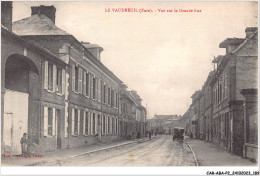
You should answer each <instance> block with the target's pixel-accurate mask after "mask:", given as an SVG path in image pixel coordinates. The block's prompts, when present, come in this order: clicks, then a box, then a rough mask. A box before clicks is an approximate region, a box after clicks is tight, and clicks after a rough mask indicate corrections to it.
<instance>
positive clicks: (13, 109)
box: [2, 90, 29, 155]
mask: <svg viewBox="0 0 260 176" xmlns="http://www.w3.org/2000/svg"><path fill="white" fill-rule="evenodd" d="M28 97H29V94H27V93H22V92H17V91H12V90H6V93H5V95H4V125H3V128H4V130H3V133H4V134H2V135H3V142H4V151H5V152H6V153H10V154H13V155H19V154H21V153H22V151H21V144H20V140H21V138H22V137H23V133H28Z"/></svg>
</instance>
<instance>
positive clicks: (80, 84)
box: [78, 68, 82, 94]
mask: <svg viewBox="0 0 260 176" xmlns="http://www.w3.org/2000/svg"><path fill="white" fill-rule="evenodd" d="M78 73H79V76H78V78H79V82H78V87H79V89H78V90H79V93H80V94H82V69H81V68H79V72H78Z"/></svg>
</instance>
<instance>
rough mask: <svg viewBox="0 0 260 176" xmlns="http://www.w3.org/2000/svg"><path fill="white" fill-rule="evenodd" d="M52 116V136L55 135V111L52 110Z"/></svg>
mask: <svg viewBox="0 0 260 176" xmlns="http://www.w3.org/2000/svg"><path fill="white" fill-rule="evenodd" d="M52 112H53V115H52V136H55V135H56V109H55V108H53V109H52Z"/></svg>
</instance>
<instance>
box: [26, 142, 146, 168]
mask: <svg viewBox="0 0 260 176" xmlns="http://www.w3.org/2000/svg"><path fill="white" fill-rule="evenodd" d="M148 140H149V139H141V140H138V141H130V142H126V143H123V144H117V145H113V146H110V147H105V148H100V149H97V150H92V151H88V152H84V153H80V154H76V155H72V156H69V157H66V158H63V159H56V160H53V161H49V162H47V161H42V162H37V163H32V164H28V165H25V166H37V165H39V164H40V165H39V166H46V165H50V164H57V163H58V162H59V163H60V162H62V161H65V160H69V159H72V158H75V157H78V156H83V155H88V154H91V153H95V152H100V151H104V150H109V149H113V148H117V147H122V146H126V145H129V144H134V143H141V142H146V141H148ZM41 164H43V165H41Z"/></svg>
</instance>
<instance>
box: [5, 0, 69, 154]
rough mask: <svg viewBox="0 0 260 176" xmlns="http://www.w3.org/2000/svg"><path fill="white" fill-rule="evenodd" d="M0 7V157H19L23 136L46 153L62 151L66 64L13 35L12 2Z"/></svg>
mask: <svg viewBox="0 0 260 176" xmlns="http://www.w3.org/2000/svg"><path fill="white" fill-rule="evenodd" d="M1 5H2V9H4V10H2V13H1V15H2V22H3V23H2V26H1V37H2V41H1V49H2V52H1V80H2V81H1V90H2V91H1V93H2V98H1V102H2V106H1V110H2V113H1V114H2V119H1V127H2V128H1V129H2V131H1V132H2V136H1V144H2V148H1V150H2V153H11V154H20V153H21V144H20V139H21V138H22V136H23V133H27V134H28V135H29V138H30V140H31V141H32V142H34V143H36V144H39V145H41V146H42V147H43V148H45V150H52V149H54V148H61V145H60V143H59V141H60V137H61V133H60V130H61V129H62V128H63V127H64V125H62V124H64V121H63V120H64V118H62V117H63V116H64V110H65V97H66V95H67V94H66V84H65V75H66V74H68V73H69V70H68V64H67V63H65V62H64V61H63V60H61V59H60V58H59V57H58V56H56V55H55V54H53V53H52V52H50V51H49V50H47V49H46V48H43V47H42V46H40V45H38V44H35V43H33V42H30V41H28V40H25V39H24V38H22V37H19V36H18V35H16V34H15V33H14V32H12V2H2V3H1ZM46 63H47V64H46ZM46 70H47V71H46ZM47 105H48V106H47ZM45 107H47V108H45Z"/></svg>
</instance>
